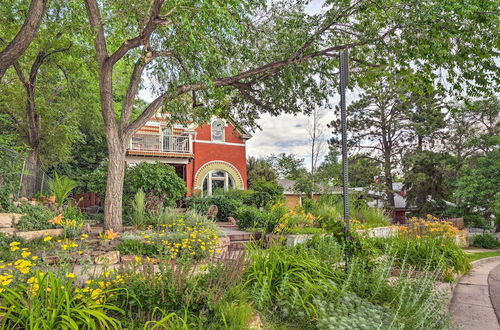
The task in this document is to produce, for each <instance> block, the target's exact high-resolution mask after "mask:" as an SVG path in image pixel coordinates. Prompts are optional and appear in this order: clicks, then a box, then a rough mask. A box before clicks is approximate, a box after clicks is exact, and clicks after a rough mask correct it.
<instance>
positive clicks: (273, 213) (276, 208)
mask: <svg viewBox="0 0 500 330" xmlns="http://www.w3.org/2000/svg"><path fill="white" fill-rule="evenodd" d="M288 211H289V210H288V209H287V207H286V206H285V204H283V203H281V202H278V203H276V204H274V205H272V206H271V207H269V209H268V210H266V211H265V212H266V218H267V219H266V232H267V233H272V232H274V230H275V229H276V227H277V226H278V225H279V224H280V221H281V219H282V218H283V216H284V215H285V214H286V213H287V212H288Z"/></svg>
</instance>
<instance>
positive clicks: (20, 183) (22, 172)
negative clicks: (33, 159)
mask: <svg viewBox="0 0 500 330" xmlns="http://www.w3.org/2000/svg"><path fill="white" fill-rule="evenodd" d="M25 167H26V159H25V160H24V162H23V169H22V170H21V178H20V179H19V189H18V190H17V197H19V196H21V188H22V186H23V175H24V168H25Z"/></svg>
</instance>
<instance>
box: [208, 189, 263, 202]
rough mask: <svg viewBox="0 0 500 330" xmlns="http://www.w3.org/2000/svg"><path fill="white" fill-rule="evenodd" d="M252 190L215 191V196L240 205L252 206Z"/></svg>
mask: <svg viewBox="0 0 500 330" xmlns="http://www.w3.org/2000/svg"><path fill="white" fill-rule="evenodd" d="M254 193H255V192H254V191H253V190H243V189H229V190H228V191H226V192H224V191H220V190H218V191H216V192H215V194H219V195H224V196H226V198H229V199H232V200H238V201H240V202H241V204H245V205H252V203H253V199H254V197H253V195H254Z"/></svg>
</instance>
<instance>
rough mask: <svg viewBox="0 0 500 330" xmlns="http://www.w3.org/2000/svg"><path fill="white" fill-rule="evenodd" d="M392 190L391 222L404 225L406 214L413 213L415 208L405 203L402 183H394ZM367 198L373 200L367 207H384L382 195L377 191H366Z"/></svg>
mask: <svg viewBox="0 0 500 330" xmlns="http://www.w3.org/2000/svg"><path fill="white" fill-rule="evenodd" d="M392 190H393V191H394V215H393V221H394V222H395V223H405V222H406V213H408V212H411V211H415V210H416V208H415V207H412V206H410V205H408V204H407V202H406V191H405V190H404V186H403V183H402V182H394V183H393V184H392ZM368 196H370V197H372V198H373V201H371V202H369V203H368V205H369V206H373V207H379V208H382V207H384V193H380V192H377V191H368Z"/></svg>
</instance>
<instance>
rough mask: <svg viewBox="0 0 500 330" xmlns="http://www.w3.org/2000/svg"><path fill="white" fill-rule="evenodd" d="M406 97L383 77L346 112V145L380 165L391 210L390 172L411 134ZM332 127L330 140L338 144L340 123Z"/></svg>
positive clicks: (392, 193) (404, 93) (391, 174)
mask: <svg viewBox="0 0 500 330" xmlns="http://www.w3.org/2000/svg"><path fill="white" fill-rule="evenodd" d="M409 98H410V95H409V92H406V91H404V90H401V89H400V87H399V86H397V85H395V84H394V81H392V80H391V78H388V77H385V78H383V79H382V80H380V81H379V86H377V87H372V88H367V89H366V90H365V92H364V93H363V94H361V95H360V98H359V100H357V101H355V102H353V103H352V104H351V105H349V108H348V111H347V112H348V118H347V125H348V127H349V134H348V145H350V146H351V147H354V148H357V149H358V150H360V151H362V152H363V153H366V154H368V155H369V156H370V157H371V158H372V159H373V160H375V161H376V162H378V163H379V164H380V165H381V167H382V173H383V178H384V185H385V190H386V196H387V206H388V208H390V209H394V192H393V174H394V173H393V171H394V169H395V168H396V164H398V161H399V159H400V157H401V154H402V153H403V152H404V151H405V149H406V148H407V147H408V145H409V141H410V137H411V136H410V133H411V132H410V129H409V126H410V122H409V119H408V113H409V109H410V104H409V102H407V101H406V100H408V99H409ZM405 99H406V100H405ZM331 127H332V128H333V129H334V134H335V135H336V136H335V137H334V138H333V139H332V143H333V144H335V145H340V142H341V141H340V139H339V138H338V134H339V133H340V122H339V121H338V120H337V121H333V122H332V124H331ZM367 151H368V152H367Z"/></svg>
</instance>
